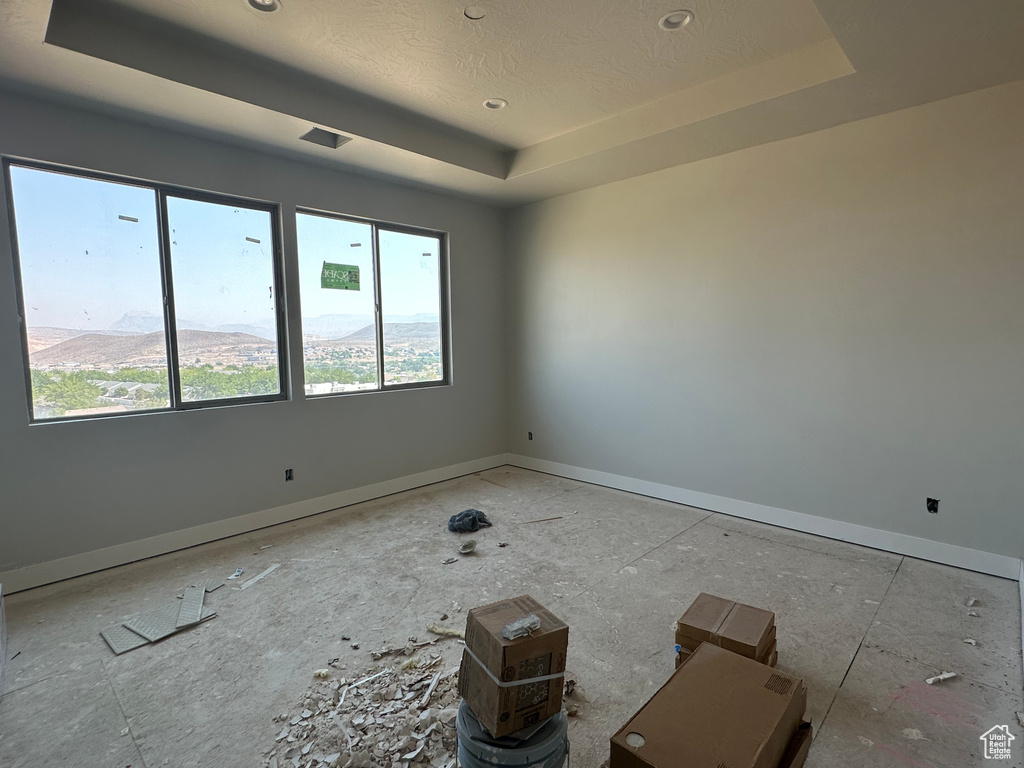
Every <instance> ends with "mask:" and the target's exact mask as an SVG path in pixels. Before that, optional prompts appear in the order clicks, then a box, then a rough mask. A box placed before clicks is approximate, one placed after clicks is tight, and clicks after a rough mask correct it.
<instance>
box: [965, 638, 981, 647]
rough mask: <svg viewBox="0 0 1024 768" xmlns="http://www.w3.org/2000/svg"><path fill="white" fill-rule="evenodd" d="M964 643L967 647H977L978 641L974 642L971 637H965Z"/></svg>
mask: <svg viewBox="0 0 1024 768" xmlns="http://www.w3.org/2000/svg"><path fill="white" fill-rule="evenodd" d="M964 642H965V643H967V645H977V644H978V641H977V640H975V639H974V638H972V637H965V638H964Z"/></svg>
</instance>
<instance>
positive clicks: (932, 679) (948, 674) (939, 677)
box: [925, 672, 956, 685]
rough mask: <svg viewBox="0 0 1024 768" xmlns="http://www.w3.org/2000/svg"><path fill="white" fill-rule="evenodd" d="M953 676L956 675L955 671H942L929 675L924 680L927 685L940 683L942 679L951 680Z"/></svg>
mask: <svg viewBox="0 0 1024 768" xmlns="http://www.w3.org/2000/svg"><path fill="white" fill-rule="evenodd" d="M954 677H956V672H943V673H942V674H941V675H936V676H935V677H929V678H928V679H926V680H925V682H926V683H928V685H935V684H936V683H941V682H942V681H943V680H952V679H953V678H954Z"/></svg>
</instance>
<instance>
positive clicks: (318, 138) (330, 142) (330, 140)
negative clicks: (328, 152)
mask: <svg viewBox="0 0 1024 768" xmlns="http://www.w3.org/2000/svg"><path fill="white" fill-rule="evenodd" d="M300 138H301V139H302V140H303V141H308V142H310V143H311V144H319V145H320V146H321V147H328V148H329V149H337V148H338V147H340V146H341V145H342V144H348V143H349V142H350V141H352V137H351V136H342V135H341V134H340V133H334V132H333V131H325V130H324V129H323V128H313V129H312V130H310V131H309V132H308V133H305V134H303V135H302V136H301V137H300Z"/></svg>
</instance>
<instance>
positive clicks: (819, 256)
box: [509, 82, 1024, 556]
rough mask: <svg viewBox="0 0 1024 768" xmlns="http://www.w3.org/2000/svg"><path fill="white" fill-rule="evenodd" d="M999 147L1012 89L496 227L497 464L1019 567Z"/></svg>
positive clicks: (1018, 317) (1015, 126) (644, 180)
mask: <svg viewBox="0 0 1024 768" xmlns="http://www.w3.org/2000/svg"><path fill="white" fill-rule="evenodd" d="M1022 126H1024V83H1019V82H1018V83H1014V84H1010V85H1007V86H1001V87H999V88H994V89H990V90H986V91H980V92H976V93H973V94H968V95H966V96H961V97H957V98H955V99H951V100H947V101H943V102H937V103H934V104H931V105H926V106H923V107H918V108H915V109H911V110H906V111H903V112H898V113H893V114H890V115H886V116H882V117H878V118H873V119H870V120H865V121H862V122H857V123H852V124H848V125H844V126H841V127H838V128H834V129H830V130H827V131H822V132H820V133H815V134H811V135H807V136H803V137H799V138H794V139H790V140H786V141H782V142H778V143H775V144H770V145H764V146H760V147H755V148H752V149H748V150H744V151H741V152H737V153H734V154H731V155H727V156H723V157H719V158H714V159H710V160H706V161H701V162H698V163H694V164H691V165H687V166H681V167H677V168H673V169H669V170H666V171H661V172H658V173H655V174H651V175H648V176H644V177H639V178H635V179H631V180H627V181H623V182H618V183H615V184H610V185H607V186H604V187H600V188H596V189H592V190H588V191H584V192H579V193H575V194H572V195H568V196H565V197H562V198H557V199H554V200H550V201H546V202H542V203H538V204H535V205H532V206H529V207H526V208H524V209H521V210H519V211H517V212H515V214H514V215H513V217H512V219H511V221H510V225H509V248H510V257H511V259H512V266H511V267H510V281H511V283H512V288H511V294H510V299H509V306H510V318H509V329H510V344H509V350H510V361H509V366H510V371H512V372H513V388H512V390H511V392H510V405H511V408H510V414H511V415H510V440H509V443H510V450H511V451H512V452H513V453H519V454H524V455H528V456H532V457H536V458H540V459H547V460H551V461H557V462H562V463H565V464H569V465H573V466H577V467H583V468H587V469H593V470H599V471H605V472H611V473H616V474H620V475H626V476H629V477H633V478H639V479H643V480H649V481H654V482H659V483H664V484H668V485H672V486H676V487H681V488H685V489H688V490H693V491H701V492H705V493H711V494H716V495H720V496H725V497H729V498H734V499H740V500H744V501H749V502H754V503H758V504H763V505H768V506H773V507H779V508H782V509H788V510H793V511H797V512H804V513H809V514H813V515H819V516H822V517H826V518H833V519H836V520H841V521H848V522H853V523H857V524H861V525H867V526H871V527H874V528H880V529H883V530H888V531H893V532H898V533H905V534H911V535H916V536H921V537H924V538H928V539H934V540H938V541H943V542H947V543H951V544H956V545H961V546H966V547H971V548H975V549H981V550H985V551H989V552H994V553H998V554H1005V555H1011V556H1020V555H1021V554H1024V546H1022V542H1024V526H1022V525H1021V513H1022V498H1024V461H1022V460H1024V394H1022V392H1024V175H1022V173H1024V130H1022ZM527 430H532V431H533V432H534V435H535V439H534V441H533V442H527V440H526V433H527ZM927 496H934V497H937V498H939V499H941V506H940V514H939V515H938V516H932V515H929V514H927V513H926V511H925V498H926V497H927Z"/></svg>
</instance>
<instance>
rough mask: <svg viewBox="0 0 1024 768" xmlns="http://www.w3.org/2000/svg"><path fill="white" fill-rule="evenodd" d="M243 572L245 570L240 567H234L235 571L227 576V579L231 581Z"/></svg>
mask: <svg viewBox="0 0 1024 768" xmlns="http://www.w3.org/2000/svg"><path fill="white" fill-rule="evenodd" d="M243 573H245V571H243V570H242V569H241V568H236V569H235V572H234V573H232V574H231V575H230V576H228V581H233V580H234V579H237V578H238V577H239V576H241V575H242V574H243Z"/></svg>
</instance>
